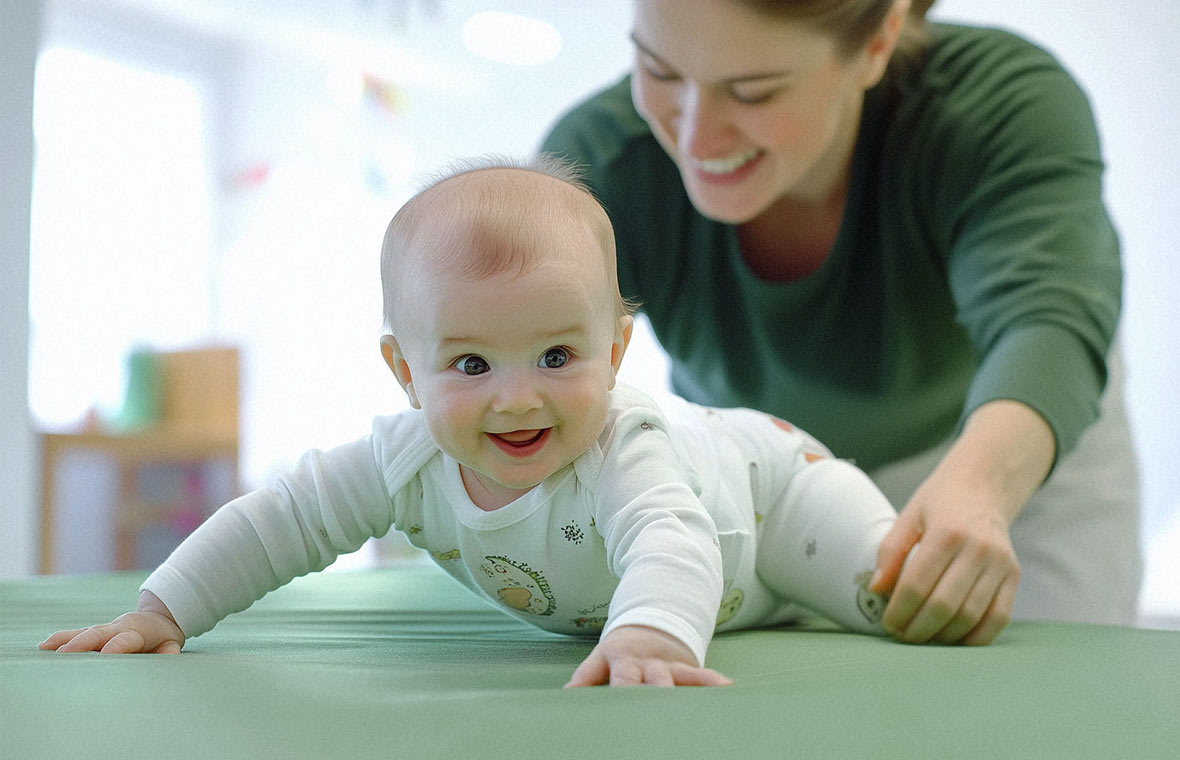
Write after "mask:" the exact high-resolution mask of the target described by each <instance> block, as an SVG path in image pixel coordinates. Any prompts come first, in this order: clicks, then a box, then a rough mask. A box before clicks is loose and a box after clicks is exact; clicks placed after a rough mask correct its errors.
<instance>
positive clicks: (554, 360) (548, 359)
mask: <svg viewBox="0 0 1180 760" xmlns="http://www.w3.org/2000/svg"><path fill="white" fill-rule="evenodd" d="M569 360H570V352H569V351H567V350H566V349H564V348H560V347H556V348H551V349H549V350H547V351H546V352H545V353H543V354H541V361H539V362H537V366H538V367H541V368H542V369H560V368H562V367H564V366H565V364H566V362H568V361H569Z"/></svg>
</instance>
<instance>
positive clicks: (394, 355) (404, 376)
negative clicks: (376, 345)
mask: <svg viewBox="0 0 1180 760" xmlns="http://www.w3.org/2000/svg"><path fill="white" fill-rule="evenodd" d="M381 356H382V357H384V359H385V363H386V364H387V365H389V369H390V371H391V372H393V376H394V377H396V378H397V382H398V384H399V385H401V387H402V390H404V391H405V392H406V397H407V398H409V400H410V406H412V407H414V408H415V409H421V408H422V405H421V404H420V403H418V394H417V393H415V392H414V378H413V376H412V375H411V374H410V365H409V363H408V362H406V358H405V356H403V355H402V349H401V346H399V345H398V344H397V338H395V337H393V336H392V335H382V336H381Z"/></svg>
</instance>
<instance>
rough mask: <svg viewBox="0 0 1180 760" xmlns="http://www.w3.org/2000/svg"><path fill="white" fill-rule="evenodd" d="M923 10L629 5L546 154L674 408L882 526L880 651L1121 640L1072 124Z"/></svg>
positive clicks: (1106, 409) (1124, 496)
mask: <svg viewBox="0 0 1180 760" xmlns="http://www.w3.org/2000/svg"><path fill="white" fill-rule="evenodd" d="M931 4H932V3H931V2H922V1H921V0H914V2H913V3H911V2H910V0H694V1H693V2H684V1H683V0H636V2H635V4H634V8H635V22H634V33H633V38H634V43H635V50H636V59H635V61H636V62H635V67H634V71H633V72H632V74H631V75H630V76H629V77H628V78H627V79H625V80H624V81H623V82H620V83H619V84H618V85H616V86H615V87H612V88H610V89H608V90H606V91H604V92H602V93H600V94H598V95H596V96H595V97H593V98H592V99H590V100H589V101H587V102H586V103H584V104H582V105H581V106H579V107H577V108H576V109H574V110H573V111H572V112H571V113H569V114H567V115H566V116H565V117H564V118H563V119H562V120H561V121H560V122H559V123H558V124H557V126H556V127H555V128H554V129H553V131H552V133H551V134H550V135H549V136H548V138H547V139H546V140H545V143H544V145H543V150H545V151H547V152H552V153H556V154H560V155H564V156H566V157H569V158H571V159H573V160H575V161H578V162H580V163H581V164H584V165H585V166H586V167H587V174H588V177H587V179H588V181H589V183H590V184H591V186H592V187H593V188H594V190H595V192H596V193H597V194H598V195H599V197H600V198H601V199H602V200H603V202H604V204H605V205H606V207H607V209H608V211H609V212H610V214H611V217H612V220H613V221H614V223H615V227H616V236H617V240H618V246H619V276H620V283H621V286H622V289H623V293H624V295H626V296H627V297H629V298H633V299H636V300H638V301H639V302H640V303H641V304H642V306H641V308H642V310H643V311H645V312H646V313H647V315H648V316H649V318H650V319H651V322H652V325H653V327H654V329H655V332H656V335H657V337H658V338H659V339H660V341H661V343H662V344H663V346H664V347H665V349H666V350H667V351H668V353H669V355H670V358H671V361H672V384H673V387H674V389H675V390H676V391H677V392H679V393H680V394H682V395H684V396H685V397H687V398H689V399H691V400H693V401H697V402H701V403H706V404H712V405H715V406H726V405H743V406H750V407H755V408H759V409H762V410H765V411H767V412H770V413H772V414H776V415H778V416H780V417H784V418H786V419H789V420H791V421H793V422H795V423H797V424H799V425H800V426H801V427H803V428H804V429H806V430H808V431H809V432H810V433H812V434H814V435H816V436H817V437H819V438H820V439H821V440H823V441H824V442H825V443H827V444H828V445H829V446H831V447H832V448H833V450H834V451H835V452H836V454H837V455H839V456H843V457H847V458H850V459H854V460H855V461H856V463H857V464H859V465H860V466H861V467H863V468H865V469H867V470H869V471H870V473H871V474H872V475H873V477H874V480H876V481H877V483H878V485H880V486H881V487H882V489H883V490H884V491H885V492H886V494H888V495H889V496H890V498H891V499H892V500H893V502H894V504H895V505H896V506H899V507H902V509H901V516H900V518H899V520H898V522H897V525H896V527H895V528H894V529H893V531H892V532H891V533H890V534H889V536H888V537H887V538H886V540H885V542H884V544H883V545H882V547H881V551H880V554H879V556H878V569H877V574H876V576H875V577H874V579H873V582H872V587H873V589H874V590H876V591H879V592H891V594H892V598H891V600H890V603H889V606H888V608H887V610H886V613H885V618H884V623H885V625H886V629H887V630H888V631H889V632H890V633H892V634H893V635H895V636H897V637H898V638H900V639H902V640H905V641H911V642H927V641H937V642H943V643H965V644H986V643H988V642H990V641H992V640H993V639H994V638H995V637H996V636H997V635H998V634H999V633H1000V631H1001V630H1002V629H1003V628H1004V626H1005V625H1007V622H1008V620H1009V619H1010V617H1012V616H1013V614H1015V616H1017V617H1024V618H1049V619H1066V620H1090V621H1098V622H1113V623H1123V624H1126V623H1130V622H1132V621H1133V619H1134V615H1135V604H1136V596H1137V591H1138V584H1139V572H1140V562H1139V548H1138V522H1137V492H1136V488H1137V477H1136V472H1135V462H1134V457H1133V454H1132V450H1131V441H1130V437H1129V434H1128V430H1127V425H1126V418H1125V414H1124V412H1123V409H1122V406H1121V386H1120V385H1119V382H1118V381H1119V375H1120V372H1119V369H1118V367H1117V363H1116V362H1115V361H1114V359H1115V358H1116V354H1117V352H1115V351H1112V349H1111V344H1112V341H1113V337H1114V332H1115V327H1116V324H1117V320H1118V314H1119V309H1120V291H1121V265H1120V261H1119V251H1118V242H1117V239H1116V237H1115V233H1114V230H1113V227H1112V225H1111V222H1110V219H1109V217H1108V215H1107V212H1106V209H1105V207H1104V205H1103V202H1102V197H1101V173H1102V163H1101V157H1100V153H1099V145H1098V137H1097V132H1096V129H1095V126H1094V121H1093V116H1092V114H1091V112H1090V109H1089V105H1088V103H1087V101H1086V98H1085V96H1084V95H1083V93H1082V92H1081V90H1080V89H1079V88H1078V86H1077V85H1076V84H1075V83H1074V82H1073V80H1072V79H1071V78H1070V77H1069V75H1068V74H1066V73H1065V72H1064V70H1063V69H1062V68H1061V67H1060V65H1059V64H1058V63H1057V62H1056V61H1054V60H1053V59H1052V58H1051V57H1050V56H1049V55H1048V54H1046V53H1044V52H1043V51H1041V50H1039V49H1038V48H1036V47H1034V46H1033V45H1031V44H1029V43H1027V42H1025V41H1023V40H1021V39H1019V38H1017V37H1015V36H1013V35H1010V34H1007V33H1003V32H999V31H995V30H985V29H974V28H968V27H956V26H944V25H937V24H927V23H926V22H925V15H926V10H927V9H928V8H929V6H930V5H931ZM1108 357H1109V358H1110V363H1109V365H1108ZM1108 381H1109V382H1108ZM1108 385H1109V387H1107V386H1108ZM1104 388H1105V393H1104ZM1018 558H1019V560H1018ZM1022 569H1023V579H1022ZM1018 589H1019V590H1018Z"/></svg>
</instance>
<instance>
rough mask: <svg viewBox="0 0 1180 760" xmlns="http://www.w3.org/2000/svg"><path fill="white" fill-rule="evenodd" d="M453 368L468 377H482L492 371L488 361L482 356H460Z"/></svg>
mask: <svg viewBox="0 0 1180 760" xmlns="http://www.w3.org/2000/svg"><path fill="white" fill-rule="evenodd" d="M452 366H453V367H454V368H455V369H457V370H459V371H460V372H463V373H464V374H468V375H482V374H483V373H485V372H487V371H488V370H490V369H491V367H490V366H488V363H487V360H485V359H484V358H483V357H482V356H476V355H475V354H467V355H466V356H460V357H459V358H458V359H456V360H455V363H454V364H453V365H452Z"/></svg>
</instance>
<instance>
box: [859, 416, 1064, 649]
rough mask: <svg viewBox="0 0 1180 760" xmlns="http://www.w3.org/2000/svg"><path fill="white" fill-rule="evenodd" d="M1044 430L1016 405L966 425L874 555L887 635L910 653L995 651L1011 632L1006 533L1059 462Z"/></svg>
mask: <svg viewBox="0 0 1180 760" xmlns="http://www.w3.org/2000/svg"><path fill="white" fill-rule="evenodd" d="M1054 453H1055V441H1054V438H1053V434H1052V431H1051V430H1050V429H1049V426H1048V425H1047V424H1046V423H1045V421H1044V420H1043V419H1042V418H1041V417H1040V415H1038V414H1037V413H1036V412H1034V411H1033V410H1032V409H1030V408H1029V407H1027V406H1025V405H1023V404H1020V403H1018V402H1014V401H994V402H991V403H989V404H985V405H984V406H981V407H980V408H979V409H977V410H976V411H975V412H974V413H973V414H972V415H971V417H970V418H969V419H968V421H967V424H966V426H965V427H964V429H963V433H962V435H961V436H960V437H959V439H958V441H956V442H955V445H954V446H952V447H951V450H950V451H949V452H948V453H947V455H946V457H945V458H944V459H943V460H942V462H941V463H939V465H938V467H937V468H935V470H934V472H933V473H932V474H931V475H930V477H929V478H927V479H926V481H925V482H924V483H922V485H921V486H920V487H919V488H918V490H917V491H916V492H915V493H914V495H913V497H912V498H911V499H910V501H909V503H908V504H907V505H906V506H905V508H904V509H903V510H902V512H901V514H900V515H899V517H898V519H897V522H896V523H895V524H894V526H893V528H892V530H890V532H889V534H888V535H886V537H885V540H884V541H882V543H881V547H880V550H879V551H878V554H877V572H876V574H875V575H874V577H873V579H872V581H870V583H869V589H870V590H871V591H874V592H877V593H888V594H890V600H889V604H888V605H887V606H886V608H885V614H884V616H883V617H882V620H881V622H882V625H883V626H884V627H885V630H886V632H888V633H889V634H891V635H892V636H894V637H896V638H897V639H899V640H901V641H905V642H909V643H915V644H924V643H926V642H931V641H933V642H938V643H943V644H989V643H991V642H992V641H993V640H994V639H995V638H996V636H998V635H999V634H1000V632H1001V631H1002V630H1004V628H1005V626H1007V625H1008V621H1009V620H1010V619H1011V615H1012V604H1013V602H1014V600H1015V597H1016V588H1017V586H1018V585H1019V582H1020V566H1019V564H1018V562H1017V560H1016V553H1015V551H1014V550H1013V548H1012V541H1011V539H1010V537H1009V535H1008V529H1009V527H1010V526H1011V524H1012V521H1013V520H1014V519H1015V518H1016V516H1017V515H1018V514H1019V513H1020V510H1021V509H1022V508H1023V507H1024V504H1025V502H1027V501H1028V498H1029V497H1030V496H1031V495H1032V494H1033V492H1034V491H1035V490H1036V489H1037V487H1039V486H1040V484H1041V482H1042V481H1043V480H1044V478H1045V476H1046V474H1047V473H1048V471H1049V468H1050V466H1051V465H1052V462H1053V456H1054Z"/></svg>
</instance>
